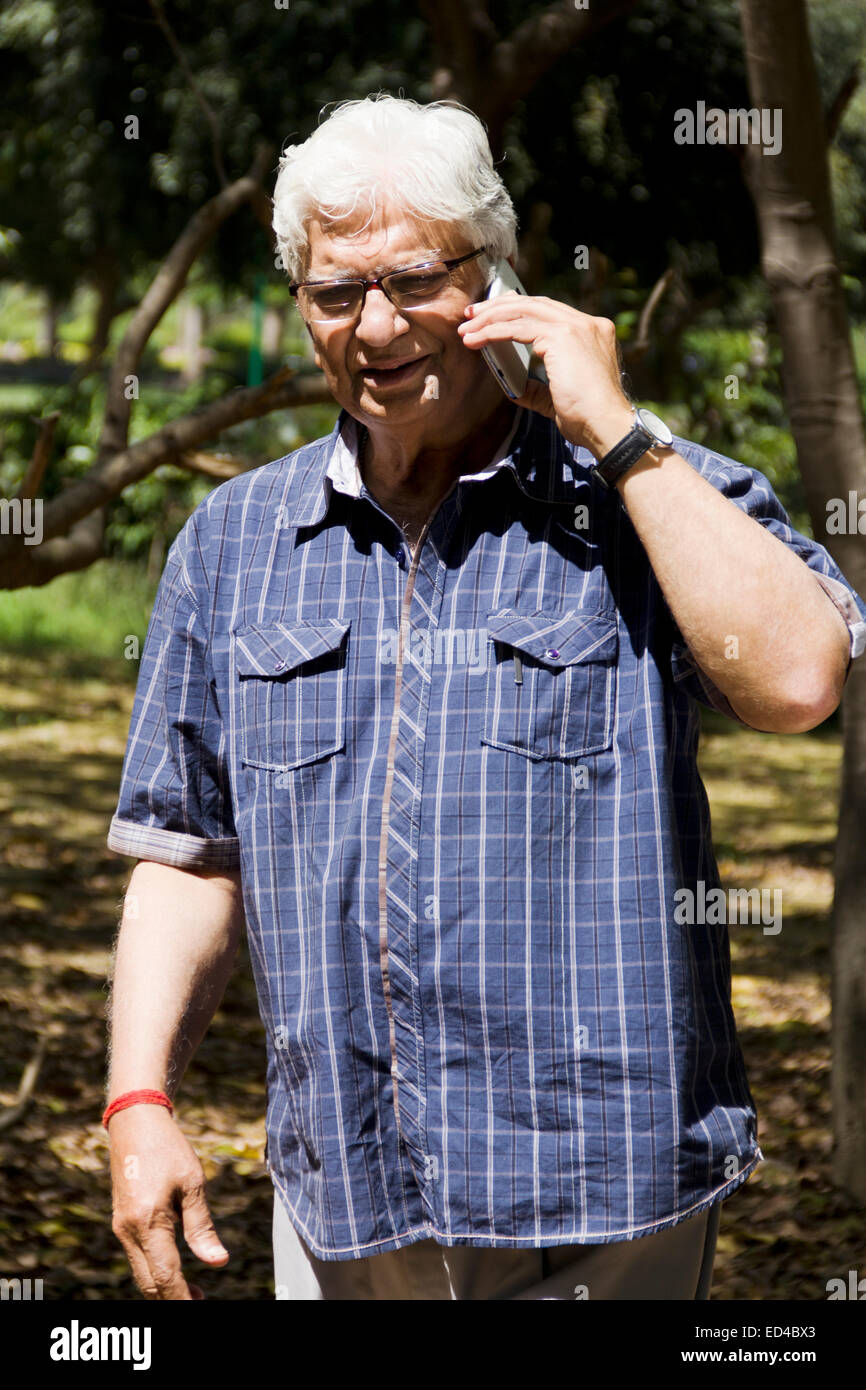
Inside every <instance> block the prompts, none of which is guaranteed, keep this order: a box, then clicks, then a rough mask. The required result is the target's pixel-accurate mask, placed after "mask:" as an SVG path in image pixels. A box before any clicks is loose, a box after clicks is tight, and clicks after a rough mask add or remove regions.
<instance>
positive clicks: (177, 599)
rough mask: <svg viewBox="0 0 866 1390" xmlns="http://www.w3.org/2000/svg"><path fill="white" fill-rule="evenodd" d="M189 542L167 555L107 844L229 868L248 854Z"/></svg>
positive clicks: (189, 865) (182, 863)
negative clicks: (188, 565)
mask: <svg viewBox="0 0 866 1390" xmlns="http://www.w3.org/2000/svg"><path fill="white" fill-rule="evenodd" d="M183 538H184V532H181V536H180V537H178V540H177V541H175V543H174V545H173V546H172V548H171V551H170V552H169V556H168V560H167V562H166V566H165V570H164V572H163V575H162V579H161V581H160V585H159V590H158V592H157V596H156V602H155V603H154V607H153V613H152V615H151V619H150V624H149V626H148V630H147V637H146V639H145V644H144V649H143V652H142V658H141V670H140V671H139V677H138V686H137V689H136V694H135V702H134V706H133V712H132V720H131V723H130V728H129V738H128V740H127V746H126V755H125V758H124V763H123V772H122V776H121V784H120V793H119V797H118V804H117V809H116V812H115V815H114V817H113V819H112V822H111V827H110V830H109V835H108V847H109V849H112V850H115V851H116V852H117V853H119V854H128V855H132V856H134V857H135V858H137V859H152V860H155V861H156V862H157V863H161V864H169V865H172V866H173V867H175V868H180V869H191V870H212V871H220V870H222V871H224V872H229V871H232V870H236V869H237V868H238V867H239V863H240V855H239V844H238V839H237V834H236V831H235V825H234V816H233V811H232V801H231V793H230V787H229V778H228V767H227V757H226V737H225V732H224V729H223V724H222V719H221V717H220V711H219V708H218V705H217V701H216V695H215V690H214V681H213V674H212V671H211V669H210V663H209V658H208V644H207V634H206V629H205V625H204V623H203V620H202V615H201V613H200V612H199V608H198V606H197V602H196V597H195V594H194V593H193V591H192V586H191V584H190V582H189V577H188V575H187V573H186V570H185V566H184V562H183V549H182V542H183Z"/></svg>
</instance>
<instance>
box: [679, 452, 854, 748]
mask: <svg viewBox="0 0 866 1390" xmlns="http://www.w3.org/2000/svg"><path fill="white" fill-rule="evenodd" d="M673 447H674V448H675V449H676V451H677V453H679V454H681V455H682V457H683V458H684V459H686V460H687V462H688V463H690V464H691V465H692V467H693V468H695V469H697V471H698V472H699V473H700V474H701V475H702V476H703V477H704V478H706V480H707V482H709V483H712V485H713V487H715V488H717V489H718V490H719V492H722V493H724V495H725V497H727V498H728V499H729V500H730V501H731V502H733V503H734V505H735V506H737V507H739V508H740V509H741V511H744V512H746V513H747V514H748V515H749V516H751V517H753V518H754V520H755V521H758V522H760V524H761V525H762V526H765V527H766V528H767V530H768V531H771V532H772V533H773V535H774V536H776V537H777V538H778V539H779V540H780V541H782V542H783V543H784V544H785V545H787V546H788V547H789V549H791V550H793V551H794V553H795V554H796V555H799V557H800V559H801V560H803V562H804V563H805V564H807V565H808V566H809V568H810V570H812V572H813V574H814V575H815V578H816V579H817V580H818V583H819V584H820V585H821V587H822V589H823V590H824V592H825V594H826V595H827V597H828V599H829V600H830V602H831V603H833V605H834V606H835V607H836V608H837V609H838V611H839V612H840V613H841V615H842V617H843V618H844V620H845V623H846V625H847V628H848V633H849V638H850V645H849V651H850V657H849V663H848V669H849V670H850V666H851V661H853V660H854V659H855V658H856V657H858V656H861V655H862V654H863V652H864V650H866V604H864V602H863V600H862V598H860V596H859V594H857V593H856V592H855V591H854V589H852V588H851V585H850V584H849V583H848V581H847V580H846V578H845V576H844V575H843V574H842V572H841V570H840V569H839V566H838V565H837V564H836V562H835V561H834V560H833V559H832V557H831V556H830V554H829V552H828V551H827V550H826V549H825V548H824V546H823V545H819V544H818V542H817V541H812V540H809V538H808V537H807V536H804V535H802V533H801V532H799V531H795V530H794V528H793V526H792V525H791V522H790V519H789V517H788V515H787V513H786V511H785V509H784V507H783V506H782V504H781V502H780V501H779V499H778V497H777V496H776V494H775V492H774V491H773V489H772V487H771V485H770V482H769V480H768V479H767V478H766V477H765V476H764V474H763V473H760V472H758V470H757V469H755V468H746V467H745V465H743V464H741V463H736V462H735V461H734V460H733V459H729V458H726V457H725V455H724V454H717V453H714V452H713V451H711V450H709V449H704V448H702V447H701V446H700V445H699V444H693V443H691V441H689V440H686V439H678V438H677V437H676V436H675V437H674V441H673ZM668 611H670V610H668ZM671 621H672V623H673V627H674V638H673V645H672V649H671V671H672V675H673V679H674V681H675V683H676V685H677V686H678V688H679V689H681V690H684V691H686V693H687V694H689V695H691V696H692V697H693V698H694V699H696V700H699V701H700V702H701V703H702V704H704V705H708V706H709V708H710V709H714V710H718V712H719V713H720V714H726V715H728V716H729V718H731V719H735V720H736V721H737V723H739V724H743V723H744V722H745V721H744V720H742V719H740V717H739V715H738V714H736V713H735V711H734V709H733V708H732V706H731V704H730V703H729V701H728V700H727V699H726V698H725V696H724V695H723V694H722V692H721V691H720V690H719V689H718V687H717V686H716V685H715V684H714V683H713V682H712V681H711V680H710V679H709V677H708V676H707V675H706V674H705V673H704V672H703V671H702V670H701V669H700V667H699V666H698V665H697V663H696V661H695V659H694V657H693V656H692V653H691V651H690V650H689V648H688V647H687V646H686V644H685V642H684V641H683V638H682V634H681V633H680V631H679V628H678V627H677V625H676V623H675V622H674V620H673V617H672V616H671Z"/></svg>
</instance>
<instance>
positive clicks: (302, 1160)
mask: <svg viewBox="0 0 866 1390" xmlns="http://www.w3.org/2000/svg"><path fill="white" fill-rule="evenodd" d="M274 202H275V216H274V225H275V229H276V232H277V239H278V244H279V246H280V249H281V253H282V255H283V258H284V262H285V264H286V267H287V269H288V270H289V272H290V274H291V276H292V280H293V285H292V289H293V292H294V293H295V294H296V295H297V302H298V306H299V309H300V312H301V314H302V316H303V319H304V322H305V324H306V326H307V329H308V330H309V333H310V335H311V337H312V341H313V344H314V348H315V355H316V360H317V362H318V363H319V364H320V366H321V367H322V369H323V371H324V373H325V375H326V378H327V381H328V384H329V386H330V388H331V390H332V391H333V394H334V397H335V398H336V400H337V401H338V402H339V404H340V406H341V407H342V410H341V413H340V416H339V419H338V421H337V423H336V425H335V427H334V430H333V432H332V434H331V435H330V436H328V437H327V438H324V439H320V440H317V441H316V442H315V443H313V444H309V445H307V446H305V447H304V448H301V449H299V450H297V451H296V452H295V453H294V454H291V455H290V456H289V457H288V458H285V459H280V460H279V461H277V462H276V463H272V464H269V465H268V466H266V467H263V468H260V469H257V470H256V471H255V472H253V473H248V474H245V475H243V476H242V477H239V478H236V479H233V480H232V481H231V482H228V483H226V484H224V485H223V486H222V487H219V488H217V489H215V491H214V492H212V493H211V494H210V496H209V497H208V498H207V499H206V500H205V501H204V502H203V503H202V505H201V506H200V507H199V508H197V510H196V511H195V513H194V514H193V516H192V517H191V518H190V520H189V521H188V523H187V524H186V526H185V527H184V529H183V531H182V532H181V534H180V536H179V537H178V539H177V541H176V542H175V544H174V546H173V548H172V551H171V554H170V556H169V560H168V563H167V565H166V569H165V573H164V575H163V578H162V583H161V586H160V590H159V594H158V597H157V601H156V605H155V608H154V613H153V617H152V620H151V625H150V630H149V634H148V639H147V643H146V647H145V651H144V655H143V660H142V670H141V675H140V680H139V687H138V692H137V696H136V702H135V709H134V713H133V719H132V726H131V731H130V738H129V745H128V749H127V756H126V761H125V766H124V772H123V781H122V787H121V791H120V798H119V805H118V809H117V814H116V816H115V818H114V820H113V822H112V826H111V832H110V838H109V844H110V846H111V847H112V848H113V849H115V850H117V851H119V852H121V853H124V854H128V855H132V856H134V857H136V858H137V859H139V860H141V861H142V862H140V863H139V864H138V865H137V866H136V867H135V869H134V872H133V875H132V879H131V883H130V894H128V901H130V902H132V901H134V904H135V910H134V911H131V910H129V909H128V910H127V911H126V912H125V914H124V919H123V924H122V928H121V933H120V938H119V943H118V952H117V963H116V974H115V984H114V999H113V1052H112V1066H111V1076H110V1081H109V1091H108V1095H109V1100H110V1102H111V1103H110V1105H109V1107H108V1111H107V1112H106V1124H107V1125H108V1126H109V1134H110V1140H111V1153H112V1168H113V1175H114V1184H115V1219H114V1228H115V1231H116V1233H117V1234H118V1236H119V1237H120V1239H121V1241H122V1242H123V1245H124V1247H125V1249H126V1251H127V1254H128V1256H129V1259H130V1262H131V1264H132V1269H133V1272H134V1274H135V1277H136V1280H137V1282H138V1284H139V1286H140V1287H141V1289H142V1290H143V1291H144V1293H145V1294H146V1295H147V1296H149V1297H160V1298H178V1299H181V1298H189V1297H197V1296H201V1295H200V1290H199V1289H198V1288H197V1286H195V1285H192V1286H190V1285H188V1284H187V1282H186V1280H185V1279H184V1277H183V1275H182V1272H181V1265H180V1256H179V1253H178V1249H177V1245H176V1243H175V1238H174V1232H173V1223H174V1221H175V1217H176V1213H178V1214H180V1215H181V1217H182V1224H183V1233H184V1236H185V1238H186V1242H187V1244H188V1245H189V1247H190V1249H191V1250H192V1251H193V1253H194V1254H195V1255H197V1256H198V1257H199V1258H200V1259H201V1260H203V1261H204V1262H205V1263H206V1264H208V1265H211V1266H219V1265H221V1264H223V1263H224V1262H225V1261H226V1260H227V1259H228V1254H227V1252H226V1251H225V1250H224V1249H223V1247H222V1246H221V1245H220V1242H219V1239H218V1237H217V1235H216V1233H215V1231H214V1228H213V1225H212V1223H211V1218H210V1215H209V1212H208V1207H207V1203H206V1199H205V1195H204V1182H203V1176H202V1171H201V1168H200V1165H199V1163H198V1160H197V1159H196V1157H195V1155H194V1153H193V1151H192V1149H191V1148H190V1146H189V1144H188V1143H187V1141H186V1139H185V1138H184V1137H183V1134H182V1133H181V1130H180V1129H179V1128H178V1126H177V1123H176V1122H175V1120H174V1117H173V1113H172V1110H171V1097H172V1096H173V1094H174V1093H175V1091H176V1089H177V1087H178V1085H179V1082H180V1080H181V1077H182V1075H183V1072H184V1069H185V1067H186V1065H187V1063H188V1062H189V1059H190V1057H191V1056H192V1055H193V1053H194V1051H195V1048H196V1046H197V1045H198V1043H199V1041H200V1039H201V1037H202V1035H203V1033H204V1031H205V1029H206V1028H207V1025H208V1023H209V1021H210V1019H211V1017H212V1015H213V1012H214V1010H215V1008H216V1006H217V1004H218V1002H219V999H220V997H221V994H222V991H223V989H224V986H225V983H226V979H227V977H228V975H229V972H230V970H231V967H232V962H233V958H234V956H235V952H236V948H237V944H238V938H239V934H240V932H241V929H242V923H243V920H244V918H246V923H247V930H248V936H249V945H250V952H251V959H252V964H253V969H254V972H255V979H256V985H257V989H258V995H259V1001H260V1007H261V1013H262V1018H263V1020H264V1024H265V1028H266V1031H267V1047H268V1076H267V1080H268V1110H267V1125H266V1129H267V1162H268V1166H269V1171H270V1173H271V1176H272V1178H273V1183H274V1187H275V1207H274V1252H275V1277H276V1286H277V1297H283V1298H293V1299H295V1298H297V1299H320V1298H357V1299H391V1298H419V1299H438V1298H452V1299H453V1298H461V1299H508V1298H513V1299H548V1298H556V1299H560V1298H567V1299H574V1298H584V1297H589V1298H611V1299H623V1298H647V1299H649V1298H652V1299H693V1298H706V1297H708V1296H709V1284H710V1274H711V1268H712V1260H713V1252H714V1242H715V1232H716V1226H717V1221H718V1213H719V1205H720V1203H721V1202H722V1200H723V1199H725V1198H726V1197H727V1196H728V1195H729V1194H730V1193H731V1192H733V1191H734V1189H735V1188H736V1187H738V1186H739V1185H740V1184H741V1183H742V1182H744V1180H745V1179H746V1178H747V1177H748V1175H749V1174H750V1173H751V1172H752V1171H753V1169H754V1168H755V1166H756V1165H757V1163H758V1162H759V1161H760V1159H761V1157H762V1155H761V1152H760V1149H759V1147H758V1142H757V1127H756V1117H755V1108H754V1104H753V1100H752V1096H751V1094H750V1091H749V1086H748V1082H747V1078H746V1073H745V1068H744V1065H743V1060H742V1056H741V1053H740V1049H739V1045H738V1042H737V1037H736V1032H735V1026H734V1019H733V1014H732V1010H731V1005H730V964H729V947H728V924H727V922H726V921H724V920H720V917H719V913H718V911H716V912H709V911H707V912H704V911H702V910H701V909H702V907H703V904H704V903H705V902H706V901H707V889H708V888H709V890H710V891H712V889H713V888H716V889H717V888H718V874H717V869H716V865H715V861H714V858H713V853H712V846H711V841H710V822H709V811H708V806H707V799H706V796H705V793H704V789H703V787H702V784H701V781H700V778H699V776H698V772H697V769H696V750H697V742H698V733H699V707H698V702H702V703H704V704H707V705H709V706H711V707H714V708H715V709H717V710H721V711H723V712H724V713H725V714H727V715H728V716H730V717H731V718H732V719H735V720H738V721H740V722H741V723H742V724H745V725H748V726H750V727H752V728H755V729H765V730H774V731H778V732H790V733H796V732H798V731H801V730H806V729H810V728H813V727H814V726H815V725H816V724H818V723H820V722H821V721H822V720H823V719H825V718H826V717H827V716H828V715H829V714H830V713H831V712H832V711H833V710H834V709H835V708H836V706H837V704H838V702H839V699H840V695H841V691H842V687H843V684H844V681H845V678H846V674H847V671H848V668H849V664H850V661H851V659H852V658H853V657H855V656H857V655H859V653H860V652H861V651H862V650H863V646H864V636H866V623H864V619H866V607H864V605H863V603H862V602H861V600H860V599H859V598H858V597H857V596H856V595H855V594H854V593H853V592H852V591H851V589H850V587H849V586H848V585H847V584H846V582H845V580H844V578H843V576H842V575H841V574H840V573H839V571H838V569H837V568H836V566H835V565H834V563H833V561H832V560H831V559H830V557H829V555H828V554H827V552H826V551H825V550H824V549H823V548H822V547H821V546H819V545H817V544H814V543H813V542H811V541H809V540H808V539H806V538H805V537H803V536H802V535H799V534H798V533H797V532H795V531H794V530H792V528H791V527H790V525H789V523H788V520H787V518H786V516H785V513H784V511H783V510H782V508H781V506H780V504H779V502H778V500H777V499H776V497H775V496H774V494H773V492H772V490H771V488H770V486H769V484H768V483H767V480H766V479H765V478H764V477H763V476H762V475H761V474H759V473H755V472H753V471H751V470H749V469H747V468H744V467H742V466H741V465H739V464H737V463H735V462H733V461H732V460H730V459H728V458H725V457H723V456H720V455H718V454H715V453H712V452H711V451H710V450H708V449H705V448H703V447H700V446H698V445H696V444H693V443H689V442H688V441H686V440H683V439H679V438H676V439H673V438H672V436H671V435H670V432H669V431H668V430H666V427H665V426H664V424H663V423H662V422H661V421H659V420H658V419H657V418H656V417H654V416H649V415H641V416H639V417H636V413H635V410H634V409H633V407H632V405H631V403H630V402H629V400H628V399H627V398H626V396H625V395H624V394H623V390H622V386H621V378H620V370H619V365H618V358H617V349H616V340H615V334H614V326H613V324H611V323H609V322H607V321H606V320H604V319H597V318H592V317H589V316H587V315H586V314H582V313H579V312H578V311H577V310H575V309H572V308H570V307H568V306H566V305H564V304H560V303H556V302H555V301H553V300H550V299H546V298H536V297H534V296H533V297H523V296H518V295H513V294H506V295H502V296H499V297H497V298H495V299H491V300H485V292H486V290H487V287H488V284H489V283H490V280H491V276H492V273H493V268H494V267H495V266H496V265H497V264H499V263H501V262H502V261H503V260H506V261H513V257H514V254H515V217H514V212H513V209H512V206H511V203H510V201H509V199H508V196H507V194H506V191H505V189H504V187H503V185H502V183H501V180H500V179H499V177H498V175H497V173H496V172H495V170H494V168H493V165H492V161H491V157H490V152H489V149H488V146H487V142H486V139H485V136H484V132H483V129H482V128H481V126H480V124H479V123H478V122H477V120H476V119H475V118H474V117H473V116H472V115H471V114H470V113H468V112H466V111H464V110H462V109H460V108H457V107H453V106H449V105H447V104H433V105H430V106H426V107H424V106H418V105H416V104H415V103H413V102H407V101H399V100H396V99H393V98H378V99H369V100H367V101H363V102H358V103H348V104H346V105H344V106H342V107H340V108H338V109H337V110H336V112H335V113H334V114H332V115H331V117H330V118H329V119H328V120H326V121H325V122H324V123H323V124H322V125H321V126H320V127H319V128H318V129H317V130H316V132H315V133H314V134H313V135H312V136H311V137H310V139H309V140H307V141H306V143H304V144H302V145H300V146H299V147H295V148H292V149H290V150H288V151H287V152H286V154H285V155H284V157H283V160H282V164H281V170H280V174H279V177H278V180H277V184H276V189H275V199H274ZM508 342H518V343H522V344H526V345H529V346H531V348H532V350H533V351H534V353H535V355H536V359H537V360H538V361H540V362H541V363H542V364H543V367H544V374H546V381H544V380H541V379H538V378H535V379H531V380H530V381H529V382H528V383H527V385H526V389H525V391H524V392H523V394H521V395H519V396H518V398H517V399H516V400H512V399H509V398H508V397H507V396H506V395H505V394H503V391H502V389H501V388H500V386H499V384H498V382H497V380H496V378H495V377H494V375H493V373H492V372H491V370H490V368H489V366H488V363H487V361H486V360H485V357H484V355H483V353H482V349H484V348H488V349H489V348H494V349H496V347H497V345H501V344H502V343H508ZM683 894H686V895H687V896H688V895H691V901H692V902H693V904H694V903H697V904H698V910H697V911H696V912H692V913H691V915H689V916H688V920H684V917H683V914H682V913H681V912H680V911H679V910H678V907H677V904H679V903H681V902H682V900H683ZM130 1155H136V1157H137V1163H136V1164H135V1165H130V1164H129V1163H128V1159H129V1156H130Z"/></svg>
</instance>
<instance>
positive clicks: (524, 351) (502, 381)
mask: <svg viewBox="0 0 866 1390" xmlns="http://www.w3.org/2000/svg"><path fill="white" fill-rule="evenodd" d="M510 289H512V291H514V293H516V295H525V289H524V288H523V285H521V284H520V279H518V278H517V275H516V274H514V271H513V270H512V267H510V265H509V263H507V261H506V260H505V259H503V260H499V261H496V265H495V267H493V277H492V279H491V282H489V285H488V288H487V293H485V296H484V297H485V299H495V297H496V295H505V293H507V292H509V291H510ZM481 356H482V357H484V360H485V361H487V364H488V367H489V368H491V371H492V373H493V377H495V378H496V381H498V382H499V385H500V386H502V389H503V391H505V393H506V396H510V398H512V400H514V399H516V398H517V396H523V393H524V392H525V389H527V381H528V378H530V377H532V379H534V381H546V379H548V374H546V371H545V368H544V363H542V361H541V357H537V356H535V353H534V352H532V349H531V347H530V345H528V343H517V342H510V341H503V342H498V343H492V346H489V347H482V349H481Z"/></svg>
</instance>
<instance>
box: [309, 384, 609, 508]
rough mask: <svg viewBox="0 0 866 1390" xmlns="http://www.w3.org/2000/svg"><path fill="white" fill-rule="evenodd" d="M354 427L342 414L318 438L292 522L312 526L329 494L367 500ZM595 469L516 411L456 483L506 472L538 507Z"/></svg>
mask: <svg viewBox="0 0 866 1390" xmlns="http://www.w3.org/2000/svg"><path fill="white" fill-rule="evenodd" d="M359 429H360V427H359V424H358V421H357V420H355V418H354V417H353V416H351V415H350V414H349V413H348V411H346V410H341V411H340V414H339V416H338V418H337V421H336V423H335V425H334V428H333V430H332V431H331V433H330V435H328V436H327V438H325V439H323V440H322V441H321V442H320V444H319V448H318V452H317V454H316V455H315V457H314V460H313V462H312V463H311V467H310V468H309V470H307V473H306V477H305V478H304V480H303V483H302V485H301V490H300V495H299V497H298V504H297V507H296V508H295V509H294V512H295V515H294V521H295V524H296V525H298V526H315V525H317V524H318V522H320V521H321V520H322V519H323V518H324V517H325V515H326V514H327V511H328V507H329V505H330V502H331V498H332V496H333V493H334V492H340V493H343V494H344V495H345V496H347V497H352V498H359V497H364V496H369V493H368V492H367V489H366V488H365V487H364V483H363V480H362V478H361V473H360V469H359V467H358V445H359ZM594 464H595V460H594V458H593V457H592V455H591V454H590V453H589V452H588V451H587V450H586V449H583V448H576V447H575V446H573V445H570V444H569V443H568V442H567V440H565V439H564V438H563V437H562V435H561V434H560V433H559V431H558V429H557V428H556V425H555V424H554V422H553V421H552V420H548V419H546V417H545V416H543V415H538V414H536V413H535V412H534V411H531V410H526V409H523V408H522V407H519V408H518V410H517V414H516V418H515V420H514V424H513V425H512V428H511V430H510V432H509V434H508V435H507V436H506V438H505V439H504V440H503V442H502V444H501V445H500V447H499V449H498V450H497V453H496V455H495V456H494V458H493V459H492V460H491V462H490V463H489V464H488V465H487V467H486V468H484V469H483V470H482V471H480V472H478V473H464V474H461V475H460V477H459V479H458V481H459V482H461V483H481V482H484V481H486V480H487V479H489V478H493V477H495V475H496V474H497V473H498V472H499V471H500V469H503V468H507V469H509V470H510V472H511V473H512V474H513V476H514V479H515V481H516V483H517V485H518V487H519V488H520V489H521V491H522V492H524V493H525V494H526V496H527V497H529V498H531V499H533V500H535V501H540V502H554V503H555V502H569V501H571V499H572V498H573V497H575V496H576V495H577V494H579V493H580V492H582V491H583V489H585V488H588V487H589V485H590V473H591V469H592V467H593V466H594Z"/></svg>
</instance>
